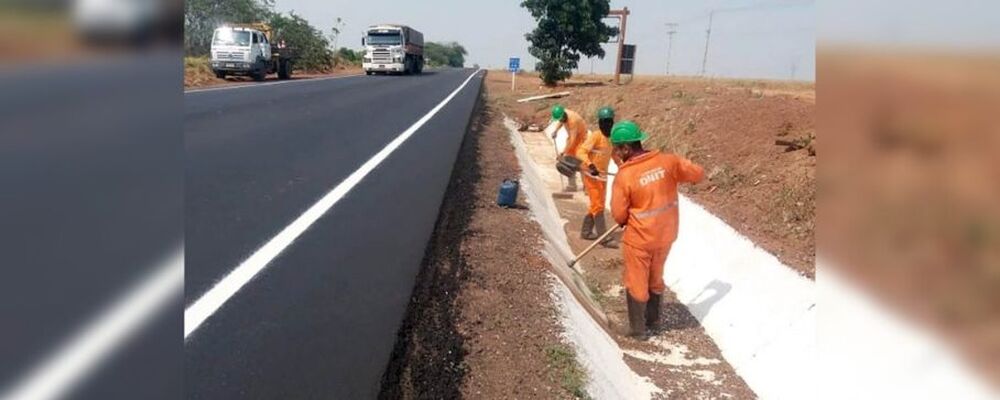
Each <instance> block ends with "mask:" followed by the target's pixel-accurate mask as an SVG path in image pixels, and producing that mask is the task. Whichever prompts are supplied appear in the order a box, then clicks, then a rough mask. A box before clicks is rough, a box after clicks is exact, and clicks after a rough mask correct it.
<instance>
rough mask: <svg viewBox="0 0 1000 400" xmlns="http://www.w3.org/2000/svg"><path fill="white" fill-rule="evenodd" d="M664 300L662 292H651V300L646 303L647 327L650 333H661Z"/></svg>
mask: <svg viewBox="0 0 1000 400" xmlns="http://www.w3.org/2000/svg"><path fill="white" fill-rule="evenodd" d="M662 301H663V295H662V294H656V293H653V292H649V301H648V302H647V303H646V329H648V330H649V334H650V335H654V336H655V335H659V334H660V332H661V331H662V330H663V326H662V324H661V323H660V303H661V302H662Z"/></svg>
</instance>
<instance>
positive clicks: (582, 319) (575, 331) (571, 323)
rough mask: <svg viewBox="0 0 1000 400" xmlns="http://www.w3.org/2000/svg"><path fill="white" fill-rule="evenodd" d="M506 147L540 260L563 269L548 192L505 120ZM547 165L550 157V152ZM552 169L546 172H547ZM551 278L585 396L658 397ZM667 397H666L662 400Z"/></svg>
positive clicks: (565, 250) (562, 245) (563, 244)
mask: <svg viewBox="0 0 1000 400" xmlns="http://www.w3.org/2000/svg"><path fill="white" fill-rule="evenodd" d="M504 124H505V125H506V126H507V128H508V130H509V132H510V137H511V143H512V144H513V145H514V151H515V153H517V157H518V162H519V163H520V165H521V170H522V173H521V181H520V183H521V190H522V193H523V194H524V196H525V198H526V199H527V202H528V205H529V207H530V208H531V213H532V218H533V219H535V220H536V221H537V222H538V224H539V226H540V227H541V228H542V231H543V235H544V236H545V248H544V255H545V257H546V258H547V259H548V260H549V262H550V263H552V265H553V267H554V268H566V267H565V265H566V261H567V260H569V259H570V258H572V257H573V252H572V251H571V250H570V247H569V242H568V241H567V240H566V234H565V231H563V223H564V221H563V220H562V218H561V217H560V216H559V210H558V209H557V208H556V205H555V202H554V201H552V197H551V196H550V195H549V193H551V190H552V189H551V188H549V187H547V186H546V185H545V182H546V181H545V180H543V178H542V173H543V171H542V170H541V169H540V168H539V167H538V165H536V164H535V162H534V161H533V159H532V157H531V155H529V153H528V148H527V146H526V145H525V143H524V142H523V140H522V139H521V136H520V134H519V133H518V132H517V126H516V124H515V123H514V122H513V121H512V120H510V119H509V118H505V121H504ZM552 154H553V158H552V159H553V161H554V160H555V152H554V150H553V153H552ZM549 169H552V168H549ZM551 277H552V296H553V299H554V301H555V304H556V306H557V308H558V310H559V316H560V323H561V325H562V327H563V338H564V339H565V340H566V341H567V342H568V343H569V344H570V345H572V346H573V349H574V350H575V351H576V355H577V361H579V362H580V364H581V365H582V366H583V368H584V370H586V371H587V377H588V378H589V380H588V383H587V393H588V394H589V395H590V396H591V397H593V398H595V399H637V400H641V399H650V398H652V397H653V395H659V394H663V391H662V390H661V389H660V388H658V387H656V385H655V384H653V383H652V382H651V381H650V380H649V379H647V378H644V377H641V376H639V375H638V374H636V373H635V371H632V369H631V368H629V366H628V365H627V364H625V361H624V353H622V349H621V348H620V347H619V346H618V343H617V342H615V341H614V339H612V338H611V336H609V335H608V334H607V332H605V331H604V329H602V328H601V326H600V325H598V323H597V322H596V321H594V319H593V318H592V317H591V315H590V314H589V313H588V312H587V311H586V309H584V307H583V305H582V304H580V302H579V301H578V300H577V298H576V297H575V296H573V294H572V292H570V290H569V289H568V288H567V287H566V286H565V285H564V284H563V281H562V280H560V279H558V278H556V276H555V275H554V274H553V275H551ZM667 395H669V393H668V394H667Z"/></svg>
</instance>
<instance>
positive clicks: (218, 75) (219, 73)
mask: <svg viewBox="0 0 1000 400" xmlns="http://www.w3.org/2000/svg"><path fill="white" fill-rule="evenodd" d="M215 77H216V78H219V79H226V71H215Z"/></svg>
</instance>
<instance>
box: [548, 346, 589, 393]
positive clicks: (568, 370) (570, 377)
mask: <svg viewBox="0 0 1000 400" xmlns="http://www.w3.org/2000/svg"><path fill="white" fill-rule="evenodd" d="M545 356H546V358H547V359H548V362H549V368H550V369H551V370H552V371H554V372H555V373H556V374H558V379H559V385H560V386H561V387H562V388H563V389H564V390H566V391H567V392H569V393H570V394H572V395H573V397H576V398H578V399H590V395H588V394H587V390H586V386H587V373H586V372H584V370H583V367H582V366H580V363H579V362H578V361H577V360H576V352H575V351H573V348H571V347H569V346H568V345H566V344H562V343H559V344H554V345H550V346H548V347H546V348H545Z"/></svg>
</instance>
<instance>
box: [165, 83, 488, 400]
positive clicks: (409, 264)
mask: <svg viewBox="0 0 1000 400" xmlns="http://www.w3.org/2000/svg"><path fill="white" fill-rule="evenodd" d="M473 73H474V71H472V70H439V71H431V73H427V74H424V75H420V76H373V77H366V76H362V77H351V78H341V79H330V80H322V81H314V82H292V83H288V84H282V85H269V86H263V87H248V88H240V89H232V90H220V91H207V92H196V93H188V94H186V95H185V137H184V139H185V147H186V154H187V158H186V171H185V179H186V186H185V188H186V191H185V202H186V211H185V239H186V277H185V289H186V293H185V304H186V307H190V306H191V305H192V304H193V303H194V302H196V301H197V300H198V299H199V298H200V297H201V296H203V295H204V294H205V293H206V292H207V291H209V290H210V289H211V288H212V287H213V285H214V284H215V283H216V282H218V281H219V280H220V279H223V277H225V276H226V275H227V273H229V272H230V271H231V270H232V269H233V268H234V267H235V266H236V265H238V264H240V263H241V262H242V261H243V260H244V259H246V258H247V257H248V256H249V255H251V254H252V253H254V252H255V251H256V250H257V249H258V248H259V247H260V246H261V245H263V244H264V243H265V242H266V241H267V240H268V239H270V238H271V237H273V236H274V235H275V234H277V233H278V232H279V231H281V230H282V229H283V228H284V227H286V226H287V225H288V224H289V223H291V222H292V221H293V220H295V218H296V217H298V216H299V215H300V214H301V213H302V212H303V211H304V210H306V209H307V208H308V207H310V206H311V205H312V204H313V203H315V202H316V201H317V200H318V199H320V198H321V197H323V196H324V194H326V193H327V192H329V191H330V190H331V189H332V188H334V187H335V186H337V185H338V184H339V183H341V182H342V181H344V179H345V178H346V177H348V175H350V174H351V173H352V172H354V171H355V170H357V169H358V168H359V167H360V166H361V165H362V164H364V163H365V162H366V161H367V160H369V158H371V157H372V156H373V155H374V154H376V153H377V152H379V151H380V150H381V149H382V148H383V147H385V146H386V144H388V143H389V142H390V141H392V140H393V139H394V138H396V137H397V136H398V135H400V133H402V132H403V131H405V130H406V129H407V128H408V127H410V126H411V125H412V124H414V122H416V121H417V120H419V119H420V118H421V117H423V116H424V115H426V114H427V113H428V111H430V110H431V109H433V108H434V107H435V106H436V105H438V104H439V103H440V102H441V101H442V100H443V99H445V98H446V97H448V95H449V94H451V93H452V92H453V91H454V90H456V88H458V87H460V86H461V85H462V84H463V82H465V81H466V80H467V78H468V77H469V76H470V75H471V74H473ZM477 74H478V75H477V76H475V77H474V78H472V79H471V80H469V81H468V84H467V85H466V86H465V87H464V88H463V89H462V90H460V91H458V92H457V93H456V94H455V96H454V98H452V99H451V101H449V102H448V103H447V104H445V105H444V106H443V107H442V108H441V109H440V111H439V112H438V113H437V114H436V115H434V116H433V117H432V118H430V119H429V120H427V122H426V123H425V124H424V125H423V126H422V127H421V128H419V129H418V130H416V131H415V132H414V134H413V136H412V137H410V138H409V139H408V140H407V141H405V142H403V143H402V145H401V146H400V147H399V148H397V149H396V150H395V151H394V152H393V153H391V155H389V156H388V157H387V158H386V159H385V160H384V161H383V162H382V163H381V164H379V165H378V166H377V167H376V168H375V169H374V170H372V171H371V173H370V174H369V175H367V177H365V178H364V179H363V180H362V181H360V182H359V183H358V184H357V186H355V187H354V188H353V189H352V190H351V191H350V192H348V193H347V194H346V196H344V197H343V198H342V199H341V200H340V201H339V202H338V203H336V205H335V206H334V207H333V208H331V209H330V210H329V211H328V212H327V213H326V214H324V215H323V216H322V217H321V218H319V219H318V220H317V221H316V222H315V223H314V224H312V225H311V226H310V227H309V228H308V230H306V231H305V233H303V234H302V235H301V236H299V237H298V238H297V240H295V241H294V242H293V243H292V244H291V245H290V246H288V247H287V248H286V249H284V251H283V252H282V253H280V255H278V256H277V258H275V259H274V260H273V261H272V262H271V263H269V264H268V266H267V268H266V269H264V270H263V271H261V272H260V273H259V274H257V275H256V276H255V277H254V278H253V279H252V280H251V281H250V282H249V283H247V284H246V285H245V286H243V287H242V288H241V289H240V290H239V291H238V292H236V293H235V295H233V296H232V297H231V298H229V299H228V301H227V302H226V303H225V304H223V305H222V306H221V308H219V309H218V310H216V311H215V312H214V313H213V314H212V315H211V316H210V317H208V319H207V320H205V322H204V323H203V324H202V325H201V326H200V327H199V328H198V329H197V330H196V331H194V332H193V333H192V334H191V335H190V336H189V337H188V338H187V340H186V342H185V391H186V393H187V396H188V397H190V398H213V399H214V398H237V397H239V398H246V397H251V398H317V397H321V398H370V397H374V396H375V395H376V394H377V392H378V389H379V381H380V378H381V375H382V373H383V371H384V368H385V367H386V365H387V363H388V359H389V355H390V352H391V350H392V346H393V344H394V340H395V335H396V331H397V329H398V326H399V324H400V322H401V321H402V317H403V313H404V312H405V309H406V306H407V302H408V301H409V295H410V291H411V289H412V286H413V279H414V278H415V276H416V273H417V271H418V269H419V266H420V263H421V260H422V257H423V253H424V248H425V246H426V243H427V240H428V239H429V236H430V234H431V232H432V230H433V226H434V222H435V220H436V218H437V211H438V208H439V207H440V204H441V200H442V198H443V195H444V190H445V188H446V186H447V183H448V180H449V177H450V173H451V168H452V166H453V164H454V160H455V156H456V154H457V151H458V148H459V146H460V144H461V140H462V137H463V135H464V132H465V130H466V127H467V125H468V122H469V118H470V116H471V112H472V110H473V107H474V105H475V102H476V99H477V97H478V94H479V91H480V87H481V75H482V72H478V73H477Z"/></svg>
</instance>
